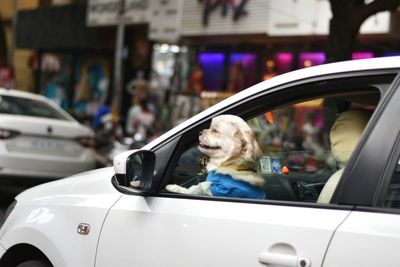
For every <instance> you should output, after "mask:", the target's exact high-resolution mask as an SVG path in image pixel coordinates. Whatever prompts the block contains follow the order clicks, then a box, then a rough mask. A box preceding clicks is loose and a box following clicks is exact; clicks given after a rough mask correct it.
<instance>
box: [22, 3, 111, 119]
mask: <svg viewBox="0 0 400 267" xmlns="http://www.w3.org/2000/svg"><path fill="white" fill-rule="evenodd" d="M16 32H17V35H16V46H17V48H23V49H31V51H32V52H31V53H30V56H29V58H27V59H26V61H25V64H26V65H27V66H29V68H30V69H31V71H32V72H33V73H34V84H35V86H34V91H36V93H40V94H43V95H45V96H47V97H48V98H50V99H52V100H53V101H55V102H56V103H57V104H59V105H60V106H61V107H63V108H64V109H66V110H68V111H69V112H70V113H71V114H73V115H74V116H75V117H77V118H78V119H80V120H81V121H83V122H86V123H90V119H91V117H93V116H94V114H95V112H96V110H97V108H98V106H99V105H100V104H102V103H106V102H107V101H109V99H108V98H109V96H110V95H111V94H112V91H111V87H110V81H111V79H112V76H111V73H110V70H111V69H112V50H113V45H112V43H111V42H110V41H109V40H110V39H113V38H114V37H113V34H114V30H113V29H109V28H107V29H92V28H88V27H86V4H74V5H60V6H49V7H45V8H40V9H34V10H26V11H19V12H18V24H17V30H16Z"/></svg>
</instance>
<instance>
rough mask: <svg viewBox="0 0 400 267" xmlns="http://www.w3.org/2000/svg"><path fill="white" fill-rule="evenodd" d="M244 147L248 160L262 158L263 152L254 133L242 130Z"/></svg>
mask: <svg viewBox="0 0 400 267" xmlns="http://www.w3.org/2000/svg"><path fill="white" fill-rule="evenodd" d="M242 136H243V140H242V146H243V151H244V156H245V158H246V159H247V160H256V159H257V158H259V157H261V156H262V151H261V148H260V146H259V145H258V143H257V140H256V138H255V136H254V133H253V131H251V130H247V129H244V130H243V129H242Z"/></svg>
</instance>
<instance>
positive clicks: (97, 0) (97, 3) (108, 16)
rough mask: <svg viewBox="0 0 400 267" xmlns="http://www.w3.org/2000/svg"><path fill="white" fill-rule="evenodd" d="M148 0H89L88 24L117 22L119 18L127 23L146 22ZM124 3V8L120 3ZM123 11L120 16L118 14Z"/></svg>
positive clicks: (148, 7) (98, 24)
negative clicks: (122, 14)
mask: <svg viewBox="0 0 400 267" xmlns="http://www.w3.org/2000/svg"><path fill="white" fill-rule="evenodd" d="M150 2H151V1H150V0H89V2H88V13H87V24H88V26H107V25H116V24H118V21H119V19H123V21H124V22H125V23H127V24H135V23H148V22H149V12H150ZM122 4H124V8H122V7H121V5H122ZM122 12H123V13H124V16H123V17H121V16H120V14H121V13H122Z"/></svg>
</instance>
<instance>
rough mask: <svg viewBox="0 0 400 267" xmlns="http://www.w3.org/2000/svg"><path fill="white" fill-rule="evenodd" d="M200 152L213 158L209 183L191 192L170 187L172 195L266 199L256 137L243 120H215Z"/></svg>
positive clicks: (203, 136)
mask: <svg viewBox="0 0 400 267" xmlns="http://www.w3.org/2000/svg"><path fill="white" fill-rule="evenodd" d="M198 148H199V150H200V151H201V152H202V153H204V154H206V155H207V156H209V158H210V160H209V162H208V163H207V166H206V168H207V171H208V175H207V179H206V181H204V182H201V183H199V184H197V185H193V186H191V187H189V188H185V187H181V186H179V185H176V184H173V185H172V184H170V185H167V186H166V189H167V190H168V191H170V192H175V193H182V194H197V195H213V196H224V197H239V198H257V199H264V198H265V193H264V191H263V190H262V186H263V184H264V180H263V178H262V177H261V175H260V174H259V171H258V164H257V163H258V159H259V157H260V156H261V155H262V152H261V149H260V147H259V145H258V144H257V141H256V139H255V137H254V133H253V131H252V130H251V128H250V127H249V125H248V124H247V123H246V122H245V121H244V120H243V119H241V118H240V117H238V116H234V115H221V116H217V117H215V118H213V120H212V121H211V126H210V128H209V129H205V130H203V131H202V132H201V133H200V137H199V147H198Z"/></svg>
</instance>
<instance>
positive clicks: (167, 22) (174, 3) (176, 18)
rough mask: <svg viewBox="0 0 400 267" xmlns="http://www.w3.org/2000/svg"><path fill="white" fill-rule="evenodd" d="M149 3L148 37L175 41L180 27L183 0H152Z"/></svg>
mask: <svg viewBox="0 0 400 267" xmlns="http://www.w3.org/2000/svg"><path fill="white" fill-rule="evenodd" d="M151 5H152V7H151V17H152V20H151V21H150V36H149V38H150V39H151V40H158V41H166V42H168V41H176V40H177V39H178V38H179V34H180V29H181V27H180V26H181V23H182V10H183V0H153V1H151Z"/></svg>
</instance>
